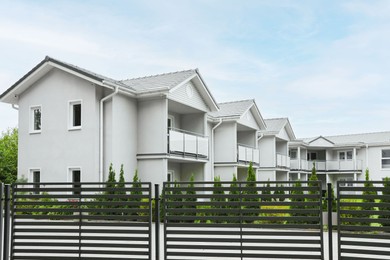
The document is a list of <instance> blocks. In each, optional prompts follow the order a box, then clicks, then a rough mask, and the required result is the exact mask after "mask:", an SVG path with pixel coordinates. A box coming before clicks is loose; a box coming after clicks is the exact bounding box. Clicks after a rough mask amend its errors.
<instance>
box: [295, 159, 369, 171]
mask: <svg viewBox="0 0 390 260" xmlns="http://www.w3.org/2000/svg"><path fill="white" fill-rule="evenodd" d="M313 163H314V165H315V167H316V170H317V171H355V170H359V171H360V170H362V161H361V160H356V166H355V161H354V160H316V161H307V160H301V164H300V166H299V164H298V160H297V159H291V169H295V170H307V171H310V170H311V169H312V168H313Z"/></svg>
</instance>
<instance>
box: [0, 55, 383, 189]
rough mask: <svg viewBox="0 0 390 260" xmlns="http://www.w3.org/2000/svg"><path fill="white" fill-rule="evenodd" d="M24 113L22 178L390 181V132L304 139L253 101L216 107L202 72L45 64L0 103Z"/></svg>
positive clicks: (54, 61) (21, 126)
mask: <svg viewBox="0 0 390 260" xmlns="http://www.w3.org/2000/svg"><path fill="white" fill-rule="evenodd" d="M0 101H1V102H5V103H9V104H12V105H13V107H15V108H16V109H18V110H19V154H18V177H19V178H27V179H28V181H30V182H79V181H83V182H101V181H105V180H107V177H108V169H109V165H110V164H111V163H112V164H113V165H114V168H115V169H116V171H117V172H119V168H120V166H121V165H122V164H123V167H124V172H125V179H126V180H127V181H131V180H132V177H133V174H134V172H135V171H138V174H139V176H140V178H141V180H142V181H147V182H153V183H160V184H161V183H163V182H164V181H174V180H177V181H188V180H189V179H190V176H191V175H193V176H194V178H195V180H196V181H212V180H213V178H214V177H215V176H220V177H221V180H224V181H230V180H231V179H232V177H233V174H236V176H237V177H238V180H240V181H244V180H245V178H246V175H247V169H248V167H249V164H250V162H252V163H253V167H254V169H255V170H256V171H257V179H258V180H263V181H267V180H271V181H289V180H307V179H308V178H309V176H310V173H311V168H312V166H313V163H314V165H315V167H316V169H317V172H318V173H319V177H320V179H321V180H323V181H324V183H326V182H333V183H335V182H336V181H337V180H339V179H346V180H349V179H354V180H358V179H359V180H360V179H363V178H364V174H362V173H363V172H364V170H365V169H366V168H369V169H370V172H371V178H372V179H380V178H383V177H385V176H389V175H390V174H389V173H390V172H389V170H390V143H389V141H390V132H388V133H373V134H363V135H348V136H333V137H322V136H320V137H316V138H306V139H296V137H295V135H294V132H293V129H292V126H291V124H290V122H289V120H288V119H287V118H275V119H263V117H262V115H261V113H260V110H259V108H258V107H257V105H256V102H255V101H254V100H242V101H233V102H226V103H217V102H216V100H215V99H214V97H213V95H212V94H211V92H210V90H209V88H208V86H207V84H206V83H205V81H204V80H203V78H202V76H201V74H200V73H199V71H198V70H197V69H194V70H186V71H179V72H172V73H166V74H160V75H154V76H147V77H142V78H135V79H127V80H114V79H111V78H108V77H105V76H102V75H99V74H96V73H94V72H91V71H88V70H85V69H82V68H80V67H77V66H74V65H72V64H68V63H65V62H62V61H59V60H57V59H53V58H51V57H46V58H45V59H44V60H43V61H41V62H40V63H39V64H38V65H37V66H35V67H34V68H33V69H32V70H31V71H29V72H28V73H27V74H26V75H24V76H23V77H22V78H21V79H20V80H18V81H17V82H16V83H15V84H14V85H12V86H11V87H10V88H9V89H8V90H6V91H5V92H4V93H3V94H1V95H0Z"/></svg>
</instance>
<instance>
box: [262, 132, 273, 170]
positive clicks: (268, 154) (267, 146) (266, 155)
mask: <svg viewBox="0 0 390 260" xmlns="http://www.w3.org/2000/svg"><path fill="white" fill-rule="evenodd" d="M259 150H260V167H275V164H276V161H275V160H276V158H275V156H276V143H275V137H274V136H264V137H263V138H261V139H260V140H259Z"/></svg>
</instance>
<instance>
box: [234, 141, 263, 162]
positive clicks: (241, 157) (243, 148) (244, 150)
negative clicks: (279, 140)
mask: <svg viewBox="0 0 390 260" xmlns="http://www.w3.org/2000/svg"><path fill="white" fill-rule="evenodd" d="M237 152H238V154H237V160H238V162H245V163H249V162H253V164H257V165H258V164H259V163H260V151H259V149H256V148H253V147H250V146H247V145H244V144H239V145H237Z"/></svg>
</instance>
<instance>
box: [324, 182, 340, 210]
mask: <svg viewBox="0 0 390 260" xmlns="http://www.w3.org/2000/svg"><path fill="white" fill-rule="evenodd" d="M330 196H331V198H332V212H336V211H337V202H336V196H335V194H334V187H333V185H332V188H331V195H330ZM325 198H326V199H324V200H323V201H322V209H323V210H324V211H327V210H328V200H327V199H328V191H326V192H325Z"/></svg>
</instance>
